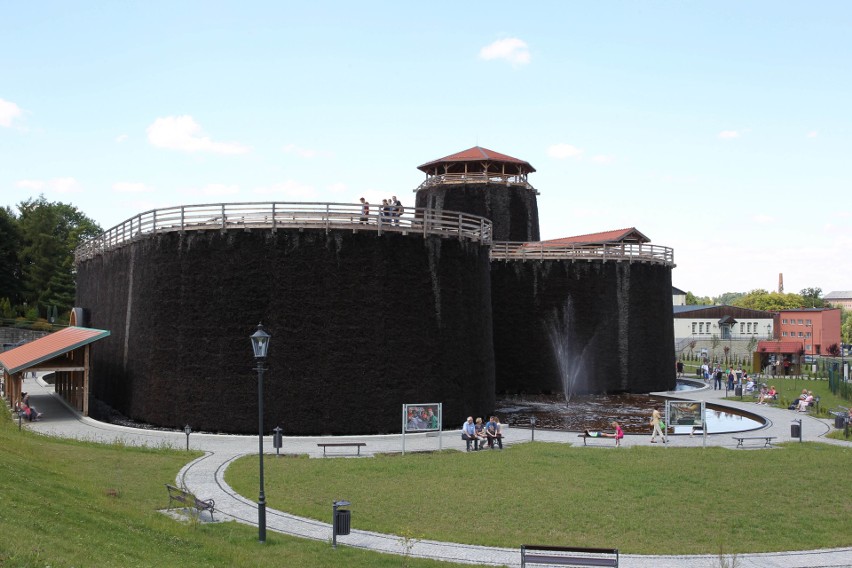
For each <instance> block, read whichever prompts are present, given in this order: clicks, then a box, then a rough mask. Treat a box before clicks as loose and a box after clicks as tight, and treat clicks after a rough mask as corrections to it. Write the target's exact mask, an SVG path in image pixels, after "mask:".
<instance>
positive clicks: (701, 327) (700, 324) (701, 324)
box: [698, 321, 704, 333]
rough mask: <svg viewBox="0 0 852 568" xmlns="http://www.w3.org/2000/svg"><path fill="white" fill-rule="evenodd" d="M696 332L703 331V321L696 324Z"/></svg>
mask: <svg viewBox="0 0 852 568" xmlns="http://www.w3.org/2000/svg"><path fill="white" fill-rule="evenodd" d="M698 333H704V322H703V321H702V322H700V323H699V324H698Z"/></svg>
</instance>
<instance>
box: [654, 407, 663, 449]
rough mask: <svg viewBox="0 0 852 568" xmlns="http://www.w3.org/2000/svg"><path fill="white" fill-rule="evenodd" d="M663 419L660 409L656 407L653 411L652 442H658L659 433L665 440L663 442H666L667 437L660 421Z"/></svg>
mask: <svg viewBox="0 0 852 568" xmlns="http://www.w3.org/2000/svg"><path fill="white" fill-rule="evenodd" d="M661 421H662V416H660V411H659V410H657V409H656V408H655V409H654V410H652V411H651V432H652V433H651V443H652V444H656V443H657V435H658V434H659V436H660V438H661V439H662V440H663V443H664V444H665V443H666V437H665V435H664V434H663V431H662V429H660V422H661Z"/></svg>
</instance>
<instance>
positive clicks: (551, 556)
mask: <svg viewBox="0 0 852 568" xmlns="http://www.w3.org/2000/svg"><path fill="white" fill-rule="evenodd" d="M528 564H550V565H554V564H555V565H557V566H611V567H615V568H618V549H617V548H587V547H575V546H538V545H533V544H523V545H521V568H526V566H527V565H528Z"/></svg>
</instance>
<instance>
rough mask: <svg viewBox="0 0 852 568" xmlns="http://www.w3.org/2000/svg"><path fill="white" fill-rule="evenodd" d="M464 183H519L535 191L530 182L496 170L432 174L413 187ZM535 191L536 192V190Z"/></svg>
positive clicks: (422, 187)
mask: <svg viewBox="0 0 852 568" xmlns="http://www.w3.org/2000/svg"><path fill="white" fill-rule="evenodd" d="M465 183H492V184H497V185H499V184H503V185H519V186H521V187H525V188H527V189H531V190H533V191H535V188H534V187H533V186H532V185H530V183H529V182H528V181H527V180H526V179H524V178H522V177H520V176H517V175H510V174H500V173H496V172H487V173H486V172H471V173H466V174H438V175H434V176H430V177H428V178H426V181H424V182H423V183H421V184H420V186H419V187H418V188H417V189H415V190H414V191H417V190H419V189H425V188H427V187H432V186H433V185H442V184H465ZM536 193H537V192H536Z"/></svg>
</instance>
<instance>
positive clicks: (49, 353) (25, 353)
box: [0, 327, 110, 375]
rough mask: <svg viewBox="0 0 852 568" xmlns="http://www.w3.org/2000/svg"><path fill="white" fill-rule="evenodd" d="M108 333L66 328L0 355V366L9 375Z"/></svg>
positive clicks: (83, 328)
mask: <svg viewBox="0 0 852 568" xmlns="http://www.w3.org/2000/svg"><path fill="white" fill-rule="evenodd" d="M109 334H110V333H109V332H108V331H104V330H102V329H89V328H86V327H66V328H65V329H63V330H60V331H57V332H56V333H51V334H50V335H45V336H44V337H41V338H39V339H36V340H35V341H30V342H29V343H25V344H24V345H21V346H20V347H16V348H14V349H10V350H9V351H6V352H3V353H0V366H2V367H4V368H5V369H6V371H7V372H8V373H9V374H10V375H11V374H14V373H17V372H18V371H22V370H24V369H27V368H29V367H32V366H34V365H37V364H38V363H41V362H43V361H47V360H49V359H53V358H54V357H58V356H59V355H62V354H64V353H68V352H69V351H73V350H74V349H77V348H78V347H82V346H84V345H88V344H89V343H93V342H95V341H97V340H99V339H103V338H104V337H108V336H109Z"/></svg>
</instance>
